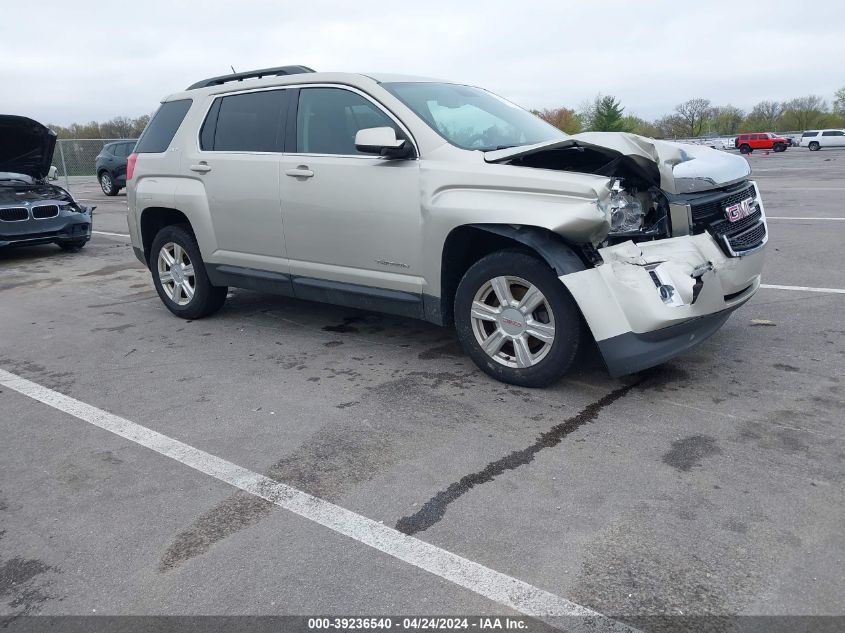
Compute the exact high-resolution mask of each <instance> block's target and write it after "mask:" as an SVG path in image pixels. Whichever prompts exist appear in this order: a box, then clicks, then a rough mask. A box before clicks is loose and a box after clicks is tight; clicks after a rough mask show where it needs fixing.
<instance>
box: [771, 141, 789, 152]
mask: <svg viewBox="0 0 845 633" xmlns="http://www.w3.org/2000/svg"><path fill="white" fill-rule="evenodd" d="M773 149H774V150H775V151H776V152H785V151H786V145H784V144H783V143H775V146H774V148H773Z"/></svg>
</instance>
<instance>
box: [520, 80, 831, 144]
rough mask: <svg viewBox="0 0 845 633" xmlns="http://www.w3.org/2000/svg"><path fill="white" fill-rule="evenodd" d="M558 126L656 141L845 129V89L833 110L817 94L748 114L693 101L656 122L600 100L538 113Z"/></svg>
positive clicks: (766, 104) (607, 97)
mask: <svg viewBox="0 0 845 633" xmlns="http://www.w3.org/2000/svg"><path fill="white" fill-rule="evenodd" d="M534 114H536V115H538V116H539V117H541V118H542V119H544V120H546V121H548V122H549V123H551V124H552V125H554V126H555V127H557V128H559V129H561V130H563V131H564V132H567V133H568V134H576V133H578V132H587V131H595V132H633V133H634V134H641V135H642V136H649V137H652V138H684V137H694V136H732V135H734V134H739V133H740V132H776V131H781V132H786V131H803V130H808V129H812V128H827V127H839V128H841V127H845V87H842V88H840V89H839V90H837V91H836V94H835V97H834V101H833V104H832V105H830V106H829V105H828V103H827V101H825V100H824V99H823V98H821V97H819V96H816V95H808V96H806V97H797V98H795V99H790V100H789V101H761V102H760V103H758V104H757V105H755V106H754V107H753V108H751V110H749V111H748V112H746V111H744V110H742V109H741V108H737V107H736V106H733V105H731V104H727V105H714V104H713V103H712V102H711V101H710V100H709V99H704V98H695V99H690V100H688V101H684V102H683V103H679V104H678V105H676V106H675V109H674V111H673V112H672V113H671V114H667V115H665V116H662V117H660V118H658V119H656V120H654V121H646V120H645V119H641V118H639V117H637V116H634V115H630V114H625V108H624V107H623V106H622V104H621V103H620V101H619V100H618V99H617V98H616V97H613V96H610V95H601V94H599V95H597V96H596V97H595V98H594V99H593V100H591V101H587V102H584V103H582V104H581V105H580V106H579V107H578V108H577V109H575V108H566V107H561V108H551V109H546V110H534Z"/></svg>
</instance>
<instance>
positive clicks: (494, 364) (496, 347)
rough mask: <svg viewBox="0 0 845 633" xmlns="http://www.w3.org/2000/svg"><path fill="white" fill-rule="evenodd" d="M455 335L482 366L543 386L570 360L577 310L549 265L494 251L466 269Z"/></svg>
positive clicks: (509, 378) (576, 335)
mask: <svg viewBox="0 0 845 633" xmlns="http://www.w3.org/2000/svg"><path fill="white" fill-rule="evenodd" d="M455 328H456V330H457V332H458V339H459V340H460V342H461V345H462V346H463V348H464V349H465V350H466V352H467V354H469V356H470V357H471V358H472V360H473V361H474V362H475V364H476V365H478V366H479V367H480V368H481V369H482V370H483V371H484V372H486V373H487V374H489V375H490V376H492V377H493V378H496V379H497V380H501V381H502V382H506V383H510V384H513V385H520V386H522V387H542V386H545V385H549V384H551V383H553V382H555V381H557V380H559V379H560V378H561V377H562V376H563V375H564V374H565V373H566V371H567V370H568V369H569V367H570V366H571V365H572V362H573V360H574V359H575V355H576V353H577V352H578V343H579V341H580V339H581V316H580V313H579V311H578V307H577V306H576V304H575V301H574V300H573V299H572V297H571V296H570V295H569V292H568V291H567V290H566V288H565V286H564V285H563V284H562V283H561V282H560V280H559V279H558V278H557V276H556V275H555V274H554V271H552V269H551V268H549V266H548V265H547V264H546V263H545V262H543V261H541V260H539V259H537V258H536V257H533V256H531V255H529V254H526V253H523V252H520V251H512V250H506V251H498V252H496V253H492V254H490V255H488V256H486V257H484V258H482V259H481V260H479V261H478V262H476V263H475V264H473V265H472V266H471V267H470V269H469V270H468V271H467V272H466V274H465V275H464V277H463V279H462V280H461V282H460V284H459V285H458V291H457V293H456V295H455Z"/></svg>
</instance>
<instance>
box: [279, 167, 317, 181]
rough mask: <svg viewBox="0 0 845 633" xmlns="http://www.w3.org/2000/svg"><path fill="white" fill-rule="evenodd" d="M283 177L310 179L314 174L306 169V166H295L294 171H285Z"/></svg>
mask: <svg viewBox="0 0 845 633" xmlns="http://www.w3.org/2000/svg"><path fill="white" fill-rule="evenodd" d="M285 176H291V177H293V178H311V177H312V176H314V172H313V171H311V170H310V169H308V165H297V167H296V169H286V170H285Z"/></svg>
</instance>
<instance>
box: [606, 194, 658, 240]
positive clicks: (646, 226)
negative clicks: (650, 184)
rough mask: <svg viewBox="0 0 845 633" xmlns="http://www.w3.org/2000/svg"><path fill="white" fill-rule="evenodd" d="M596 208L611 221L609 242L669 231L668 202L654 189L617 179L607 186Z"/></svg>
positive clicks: (655, 236)
mask: <svg viewBox="0 0 845 633" xmlns="http://www.w3.org/2000/svg"><path fill="white" fill-rule="evenodd" d="M599 208H600V209H601V210H602V211H604V213H605V214H606V215H607V219H608V221H609V222H610V231H609V232H608V235H607V238H608V239H607V241H608V243H610V242H618V241H620V238H625V239H634V241H636V240H637V238H641V239H642V238H646V239H655V238H661V237H666V236H667V235H668V233H667V230H668V222H667V211H668V206H667V204H666V202H665V199H664V197H663V195H662V194H661V193H660V191H659V190H657V189H654V188H652V189H649V190H647V191H637V190H636V189H626V188H625V187H624V186H623V183H622V180H621V179H616V180H614V181H613V183H612V184H611V186H610V196H609V197H608V198H607V199H605V200H604V201H601V202H600V203H599Z"/></svg>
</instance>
